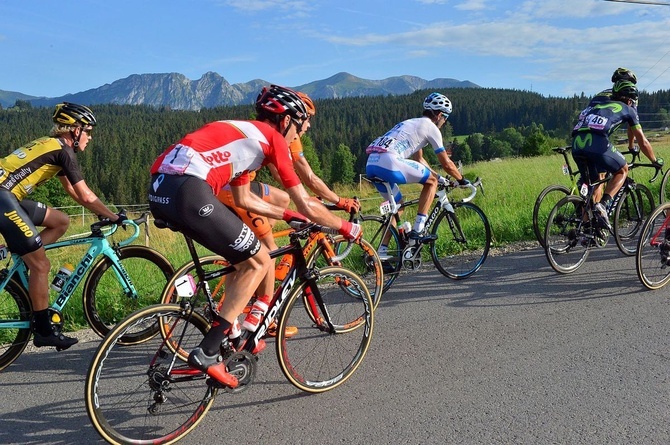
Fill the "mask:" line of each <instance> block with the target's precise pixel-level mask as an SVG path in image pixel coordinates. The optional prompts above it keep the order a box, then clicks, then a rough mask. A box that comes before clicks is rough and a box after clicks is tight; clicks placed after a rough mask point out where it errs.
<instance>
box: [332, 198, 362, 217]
mask: <svg viewBox="0 0 670 445" xmlns="http://www.w3.org/2000/svg"><path fill="white" fill-rule="evenodd" d="M335 205H336V206H337V208H338V209H342V210H345V211H346V212H347V213H356V212H358V211H359V210H360V209H361V203H360V202H359V201H358V199H356V198H342V197H340V200H339V201H337V204H335Z"/></svg>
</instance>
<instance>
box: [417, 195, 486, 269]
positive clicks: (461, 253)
mask: <svg viewBox="0 0 670 445" xmlns="http://www.w3.org/2000/svg"><path fill="white" fill-rule="evenodd" d="M453 207H454V213H450V212H448V211H446V210H443V211H442V212H440V214H439V215H438V216H437V219H436V220H435V224H433V227H432V228H431V233H433V234H435V235H437V239H436V240H435V241H434V242H432V243H431V245H430V255H431V257H432V258H433V263H435V267H436V268H437V270H439V271H440V273H442V275H444V276H445V277H449V278H451V279H453V280H460V279H463V278H467V277H469V276H470V275H472V274H473V273H475V272H477V271H478V270H479V268H481V267H482V264H484V261H486V257H487V256H488V254H489V249H490V247H491V226H490V225H489V220H488V218H486V215H485V214H484V212H483V211H482V209H480V208H479V207H477V206H476V205H475V204H473V203H471V202H465V203H454V204H453Z"/></svg>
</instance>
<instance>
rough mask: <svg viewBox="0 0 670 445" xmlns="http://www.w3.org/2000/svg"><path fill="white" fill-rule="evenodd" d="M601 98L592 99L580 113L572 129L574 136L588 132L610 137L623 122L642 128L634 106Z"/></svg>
mask: <svg viewBox="0 0 670 445" xmlns="http://www.w3.org/2000/svg"><path fill="white" fill-rule="evenodd" d="M599 99H600V100H596V101H593V100H592V101H591V103H590V104H589V106H588V107H586V108H585V109H584V110H583V111H582V112H581V113H580V114H579V120H578V121H577V124H576V125H575V126H574V128H573V129H572V136H573V137H574V136H576V135H578V134H582V133H586V132H589V133H595V134H599V135H602V136H606V137H609V136H610V135H611V134H612V133H614V132H615V131H616V130H617V129H618V128H619V127H620V126H621V124H623V123H627V124H628V125H630V127H631V128H640V119H639V118H638V115H637V111H635V109H634V108H633V107H629V106H628V105H626V104H625V103H623V102H618V101H615V100H611V99H610V100H607V99H605V98H604V97H603V96H600V97H599Z"/></svg>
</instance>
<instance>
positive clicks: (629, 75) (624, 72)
mask: <svg viewBox="0 0 670 445" xmlns="http://www.w3.org/2000/svg"><path fill="white" fill-rule="evenodd" d="M620 80H627V81H629V82H632V83H633V84H634V85H635V84H637V76H636V75H635V73H634V72H632V71H631V70H629V69H627V68H617V69H616V70H615V71H614V73H613V74H612V83H617V82H618V81H620Z"/></svg>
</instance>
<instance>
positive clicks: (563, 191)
mask: <svg viewBox="0 0 670 445" xmlns="http://www.w3.org/2000/svg"><path fill="white" fill-rule="evenodd" d="M569 194H570V189H569V188H568V187H566V186H564V185H559V184H554V185H550V186H547V187H545V188H544V190H542V191H541V192H540V194H539V195H537V199H536V200H535V205H534V206H533V233H535V238H536V239H537V242H538V243H540V246H542V247H544V229H545V228H546V227H547V217H548V216H549V213H550V212H551V209H553V208H554V206H555V205H556V203H557V202H558V201H560V200H561V199H563V198H565V197H566V196H567V195H569ZM556 197H558V198H556Z"/></svg>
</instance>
